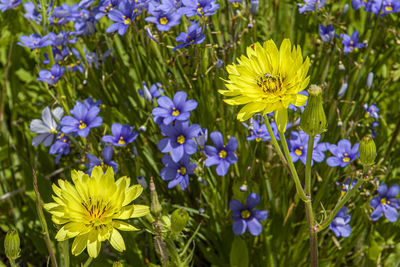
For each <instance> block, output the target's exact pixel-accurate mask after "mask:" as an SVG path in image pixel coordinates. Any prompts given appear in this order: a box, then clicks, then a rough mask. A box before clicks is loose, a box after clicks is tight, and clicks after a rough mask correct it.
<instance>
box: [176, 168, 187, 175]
mask: <svg viewBox="0 0 400 267" xmlns="http://www.w3.org/2000/svg"><path fill="white" fill-rule="evenodd" d="M177 172H179V173H180V174H181V175H185V174H186V173H187V171H186V168H185V167H183V166H182V167H181V168H180V169H178V171H177Z"/></svg>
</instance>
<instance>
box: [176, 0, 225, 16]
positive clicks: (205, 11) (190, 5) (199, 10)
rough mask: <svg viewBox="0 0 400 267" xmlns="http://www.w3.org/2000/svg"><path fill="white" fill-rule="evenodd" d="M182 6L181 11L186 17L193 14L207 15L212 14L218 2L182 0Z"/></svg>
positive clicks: (213, 0) (212, 0) (216, 8)
mask: <svg viewBox="0 0 400 267" xmlns="http://www.w3.org/2000/svg"><path fill="white" fill-rule="evenodd" d="M182 3H183V5H184V7H182V9H181V13H182V14H185V15H186V16H187V17H188V18H190V17H193V16H196V15H198V16H200V17H209V16H211V15H214V14H215V13H216V12H217V10H218V9H219V4H217V2H216V1H215V0H182Z"/></svg>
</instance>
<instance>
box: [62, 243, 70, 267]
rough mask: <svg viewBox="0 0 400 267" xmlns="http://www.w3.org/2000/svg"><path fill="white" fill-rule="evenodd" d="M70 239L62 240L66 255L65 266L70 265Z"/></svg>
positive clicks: (64, 254)
mask: <svg viewBox="0 0 400 267" xmlns="http://www.w3.org/2000/svg"><path fill="white" fill-rule="evenodd" d="M68 243H69V241H68V239H67V240H64V241H63V242H62V250H63V256H64V267H69V244H68Z"/></svg>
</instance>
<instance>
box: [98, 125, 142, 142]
mask: <svg viewBox="0 0 400 267" xmlns="http://www.w3.org/2000/svg"><path fill="white" fill-rule="evenodd" d="M111 132H112V134H113V135H105V136H103V137H102V138H101V141H103V142H104V143H110V144H112V145H113V146H126V145H128V144H130V143H132V142H133V141H135V139H136V138H137V137H138V133H137V132H136V131H132V129H131V126H129V125H128V124H126V125H122V124H121V123H114V124H113V125H111Z"/></svg>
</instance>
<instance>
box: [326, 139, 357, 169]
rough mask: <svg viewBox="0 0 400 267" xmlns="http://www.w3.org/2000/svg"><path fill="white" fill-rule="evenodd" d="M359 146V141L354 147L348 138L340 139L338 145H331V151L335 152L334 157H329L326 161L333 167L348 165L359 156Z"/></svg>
mask: <svg viewBox="0 0 400 267" xmlns="http://www.w3.org/2000/svg"><path fill="white" fill-rule="evenodd" d="M358 146H359V143H357V144H355V145H354V146H353V147H352V146H351V143H350V141H349V140H347V139H342V140H340V141H339V143H338V145H330V146H329V151H330V152H331V153H332V154H333V157H329V158H328V159H327V160H326V163H327V164H328V165H329V166H331V167H336V166H340V167H345V166H347V165H348V164H349V163H350V162H352V161H353V160H355V159H356V157H357V156H358Z"/></svg>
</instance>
